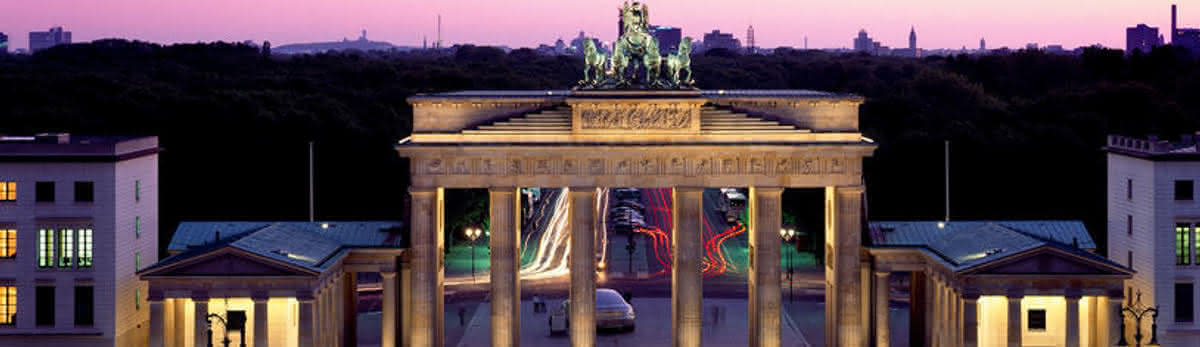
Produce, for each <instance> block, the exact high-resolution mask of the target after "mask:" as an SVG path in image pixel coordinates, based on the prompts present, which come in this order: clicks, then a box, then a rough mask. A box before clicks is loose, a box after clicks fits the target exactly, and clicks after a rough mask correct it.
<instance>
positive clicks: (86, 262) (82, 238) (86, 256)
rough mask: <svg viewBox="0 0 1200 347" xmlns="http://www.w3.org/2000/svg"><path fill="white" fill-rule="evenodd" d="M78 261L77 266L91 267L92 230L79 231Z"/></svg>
mask: <svg viewBox="0 0 1200 347" xmlns="http://www.w3.org/2000/svg"><path fill="white" fill-rule="evenodd" d="M78 231H79V259H78V260H77V262H78V263H77V264H76V265H77V266H79V267H81V268H82V267H92V229H79V230H78Z"/></svg>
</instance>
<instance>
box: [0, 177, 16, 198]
mask: <svg viewBox="0 0 1200 347" xmlns="http://www.w3.org/2000/svg"><path fill="white" fill-rule="evenodd" d="M0 201H17V182H4V181H0Z"/></svg>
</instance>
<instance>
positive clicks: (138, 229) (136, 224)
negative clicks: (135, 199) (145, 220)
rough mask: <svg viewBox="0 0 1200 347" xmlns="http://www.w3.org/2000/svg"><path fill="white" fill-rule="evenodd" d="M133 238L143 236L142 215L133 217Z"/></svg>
mask: <svg viewBox="0 0 1200 347" xmlns="http://www.w3.org/2000/svg"><path fill="white" fill-rule="evenodd" d="M133 238H135V239H140V238H142V216H134V217H133Z"/></svg>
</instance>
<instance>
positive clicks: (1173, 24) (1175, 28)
mask: <svg viewBox="0 0 1200 347" xmlns="http://www.w3.org/2000/svg"><path fill="white" fill-rule="evenodd" d="M1177 24H1178V23H1176V22H1175V4H1171V44H1172V45H1174V44H1175V39H1176V35H1175V34H1176V33H1178V32H1179V30H1178V29H1179V26H1178V25H1177Z"/></svg>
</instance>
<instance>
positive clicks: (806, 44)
mask: <svg viewBox="0 0 1200 347" xmlns="http://www.w3.org/2000/svg"><path fill="white" fill-rule="evenodd" d="M804 49H806V50H807V49H808V36H805V37H804Z"/></svg>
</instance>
